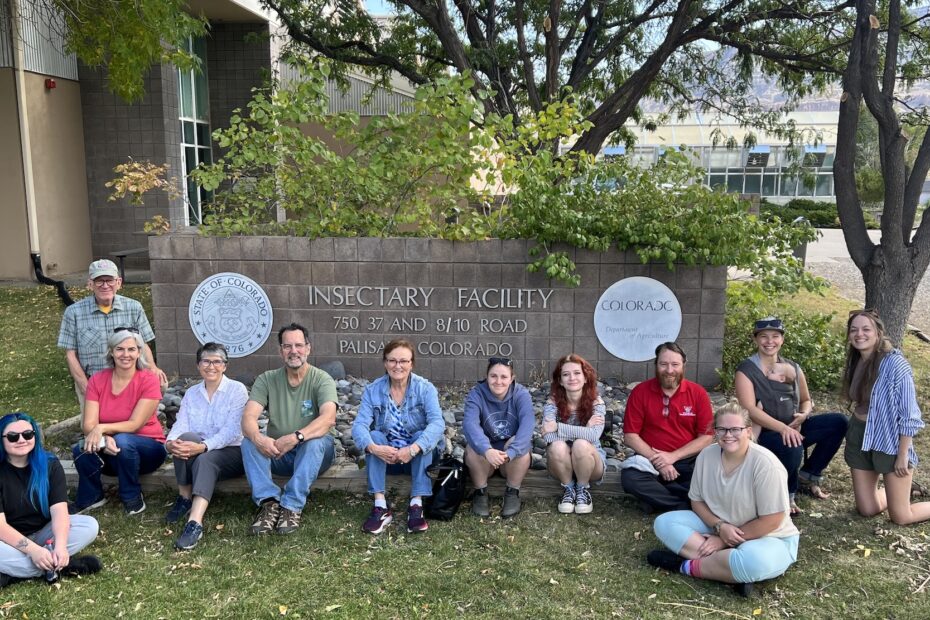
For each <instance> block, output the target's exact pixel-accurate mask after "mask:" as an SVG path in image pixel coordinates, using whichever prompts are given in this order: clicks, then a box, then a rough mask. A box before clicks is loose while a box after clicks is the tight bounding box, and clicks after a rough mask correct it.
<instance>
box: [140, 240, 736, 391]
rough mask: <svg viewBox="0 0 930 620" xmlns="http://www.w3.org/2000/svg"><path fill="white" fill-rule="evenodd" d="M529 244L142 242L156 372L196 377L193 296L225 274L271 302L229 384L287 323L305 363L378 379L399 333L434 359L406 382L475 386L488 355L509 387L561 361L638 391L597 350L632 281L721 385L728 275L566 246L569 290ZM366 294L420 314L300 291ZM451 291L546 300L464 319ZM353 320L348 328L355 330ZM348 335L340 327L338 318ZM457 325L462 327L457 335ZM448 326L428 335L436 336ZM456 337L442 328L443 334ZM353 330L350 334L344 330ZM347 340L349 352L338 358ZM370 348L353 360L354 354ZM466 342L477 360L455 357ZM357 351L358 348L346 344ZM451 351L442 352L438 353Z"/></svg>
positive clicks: (261, 361)
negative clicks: (395, 295)
mask: <svg viewBox="0 0 930 620" xmlns="http://www.w3.org/2000/svg"><path fill="white" fill-rule="evenodd" d="M529 243H530V242H527V241H519V240H506V241H501V240H491V241H484V242H476V243H469V242H452V241H445V240H438V239H417V238H383V239H382V238H358V239H354V238H353V239H349V238H340V239H314V240H312V241H311V240H309V239H306V238H295V237H232V238H213V237H200V236H195V235H170V236H164V237H152V238H150V240H149V248H150V254H151V258H152V271H151V273H152V303H153V306H154V321H155V332H156V337H157V343H158V364H159V366H160V367H161V368H162V369H164V370H165V371H166V372H167V373H169V374H173V373H177V374H181V375H185V376H187V375H192V374H194V373H195V372H196V369H195V363H194V353H195V351H196V349H197V347H198V346H199V342H198V340H197V338H196V337H195V335H194V333H193V332H192V330H191V326H190V323H189V319H188V311H189V304H190V301H191V297H192V296H193V295H194V292H195V290H196V289H197V286H198V285H199V284H200V283H201V282H203V281H204V280H205V279H207V278H209V277H210V276H212V275H214V274H217V273H221V272H234V273H238V274H241V275H244V276H247V277H249V278H251V279H252V280H254V281H255V282H256V283H257V284H259V285H260V286H261V287H262V288H263V289H264V291H265V293H266V294H267V295H268V298H269V300H270V302H271V306H272V310H273V315H274V320H273V325H272V333H271V335H270V337H269V338H268V340H267V341H266V342H265V343H264V345H262V346H261V347H260V348H259V349H257V350H256V352H255V353H253V354H252V355H250V356H248V357H244V358H238V359H233V360H232V361H231V363H230V368H229V373H230V375H231V376H236V375H237V374H240V373H253V374H254V373H259V372H262V371H265V370H268V369H270V368H276V367H280V366H281V363H282V362H281V359H280V357H279V355H278V347H277V339H276V335H275V334H276V332H277V329H278V328H279V327H280V326H281V325H285V324H287V323H290V322H291V321H296V322H298V323H301V324H303V325H304V326H306V327H307V328H308V329H309V330H310V331H311V334H312V343H313V355H312V359H311V361H312V363H314V364H320V363H323V362H327V361H332V360H339V361H341V362H342V363H343V364H344V365H345V367H346V371H347V372H348V373H349V374H351V375H354V376H359V377H368V378H375V377H377V376H379V375H380V374H382V373H383V372H384V367H383V366H382V363H381V356H380V354H379V353H378V352H377V345H380V344H381V343H383V342H387V341H388V340H390V339H392V338H396V337H400V336H404V337H409V338H411V339H412V340H413V341H414V343H415V344H417V345H418V346H420V345H421V344H428V345H429V348H430V349H431V350H433V351H435V353H434V354H428V355H422V354H418V356H417V362H416V372H417V373H420V374H422V375H423V376H425V377H428V378H429V379H431V380H433V381H436V382H452V381H456V382H458V381H467V382H473V381H475V380H476V379H477V378H479V377H481V376H482V375H483V373H484V370H485V366H486V364H487V357H489V356H492V355H496V354H498V353H496V352H492V351H491V349H492V348H493V347H495V346H497V347H500V346H501V345H502V344H503V343H507V349H506V350H504V351H500V352H499V353H501V354H503V355H505V356H507V357H512V358H513V359H514V360H515V362H516V372H517V376H518V377H521V378H529V377H531V376H535V377H544V376H547V375H548V374H549V373H550V372H551V364H552V363H553V361H554V360H556V359H557V358H558V357H560V356H562V355H564V354H566V353H569V352H572V351H574V352H575V353H578V354H580V355H582V356H584V357H585V358H587V359H588V360H590V361H591V362H592V363H594V364H595V365H596V367H597V369H598V372H599V374H600V375H601V376H604V377H617V378H620V379H621V380H623V381H624V382H629V381H642V380H644V379H647V378H648V377H651V376H652V375H653V372H654V370H653V369H654V365H653V362H651V361H647V362H627V361H622V360H619V359H617V358H615V357H614V356H613V355H611V354H610V353H609V352H608V351H607V350H606V349H605V348H604V347H603V346H602V345H601V344H600V342H599V341H598V338H597V336H596V334H595V331H594V321H593V313H594V308H595V305H596V303H597V301H598V299H599V298H600V296H601V295H602V293H603V292H604V291H605V290H606V289H607V288H608V287H609V286H610V285H612V284H613V283H615V282H617V281H618V280H621V279H623V278H627V277H632V276H648V277H651V278H654V279H656V280H659V281H660V282H662V283H664V284H665V285H666V286H668V287H669V288H670V289H672V291H673V292H674V293H675V295H676V297H677V298H678V301H679V303H680V306H681V309H682V326H681V332H680V334H679V337H678V341H679V342H680V343H681V345H682V347H683V348H684V349H685V351H686V353H687V355H688V360H689V361H688V376H689V377H690V378H691V379H693V380H697V381H700V382H701V383H703V384H704V385H708V386H713V385H715V384H716V383H717V382H718V377H717V374H716V369H717V368H719V367H720V366H721V365H722V356H723V327H724V309H725V301H726V290H725V286H726V269H725V268H723V267H710V268H704V269H701V268H696V267H684V266H682V267H679V268H678V269H677V270H676V271H670V270H669V269H667V268H666V267H665V266H664V265H658V264H654V265H643V264H641V263H640V260H639V257H638V256H636V255H635V254H633V253H631V252H626V253H624V252H617V251H609V252H604V253H597V252H588V251H582V250H575V249H573V248H559V249H564V250H565V251H566V252H567V253H568V255H569V257H570V258H571V259H573V260H574V261H575V262H576V264H577V265H578V273H579V274H580V275H581V286H580V287H578V288H569V287H567V286H565V285H563V284H561V283H558V282H556V281H554V280H550V279H548V278H546V277H544V276H542V275H541V274H538V273H535V274H534V273H528V272H527V271H526V261H527V249H528V246H529ZM311 286H314V287H334V286H345V287H353V286H367V287H386V288H388V289H392V290H393V289H397V288H401V289H404V290H406V287H423V288H430V289H432V293H431V295H432V296H431V297H430V300H429V302H428V304H423V303H421V304H419V306H417V307H414V306H413V305H412V304H411V305H408V306H407V307H406V308H403V309H400V308H399V307H398V306H396V305H393V306H392V305H390V304H388V305H379V304H373V305H372V306H365V307H363V306H360V305H354V306H352V305H349V304H344V305H341V306H340V307H329V306H327V305H326V304H321V303H319V302H318V300H317V301H312V300H311V291H310V287H311ZM457 288H465V289H468V290H470V289H471V288H476V289H482V290H484V289H510V290H512V291H515V290H517V289H524V290H525V289H531V290H533V291H546V292H550V295H549V297H548V302H547V304H546V305H545V307H543V305H542V304H537V305H535V306H533V307H532V308H529V309H527V307H526V306H521V307H517V306H510V307H509V308H507V309H485V310H476V309H475V308H474V307H473V306H468V308H470V309H464V308H465V307H463V305H462V304H461V301H460V298H457V296H458V295H459V294H460V293H459V291H458V290H457ZM353 317H354V319H353ZM496 318H499V319H502V320H506V319H512V320H513V321H514V322H517V321H519V322H525V323H519V324H518V329H516V330H514V331H509V332H508V331H504V332H500V333H491V331H493V330H485V331H482V328H481V327H480V321H481V319H487V320H491V319H496ZM343 319H346V320H347V321H353V320H357V321H358V327H357V328H354V329H349V328H347V327H345V323H346V321H344V320H343ZM404 319H407V320H408V321H409V320H412V319H420V320H421V321H422V322H423V323H422V325H423V329H419V328H416V329H412V331H413V332H415V333H411V331H405V328H394V327H393V322H394V321H395V320H404ZM466 322H467V326H466ZM440 324H441V325H443V326H445V327H446V328H447V329H438V328H437V326H438V325H440ZM450 326H452V327H450ZM349 327H351V325H350V326H349ZM346 342H351V343H355V344H354V345H352V347H349V348H347V347H345V343H346ZM369 343H375V345H376V346H375V347H374V350H372V351H367V350H366V351H352V350H349V349H350V348H356V349H357V348H358V346H361V347H362V348H365V349H368V348H369ZM465 343H470V344H469V346H470V347H471V349H472V351H476V350H477V348H478V347H479V346H480V347H482V350H483V352H482V354H481V355H478V354H474V355H464V354H456V351H455V348H456V347H459V348H461V347H462V346H464V345H465ZM356 345H358V346H356ZM445 349H447V350H448V351H447V353H448V354H446V353H444V352H442V351H444V350H445Z"/></svg>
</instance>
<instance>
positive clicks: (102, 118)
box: [79, 64, 184, 267]
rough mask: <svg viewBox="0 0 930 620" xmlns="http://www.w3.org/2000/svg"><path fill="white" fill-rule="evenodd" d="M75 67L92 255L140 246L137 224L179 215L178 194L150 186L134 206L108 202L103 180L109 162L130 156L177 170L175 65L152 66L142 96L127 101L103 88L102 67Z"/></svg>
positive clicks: (133, 261)
mask: <svg viewBox="0 0 930 620" xmlns="http://www.w3.org/2000/svg"><path fill="white" fill-rule="evenodd" d="M79 70H80V80H81V106H82V110H83V118H84V123H83V124H84V152H85V158H86V163H87V166H86V170H87V193H88V199H89V203H90V214H91V216H90V221H91V233H92V239H93V248H92V250H93V254H94V256H95V257H105V256H107V255H108V254H110V253H111V252H114V251H117V250H122V249H129V248H134V247H144V246H145V245H146V237H147V235H146V234H145V233H144V232H143V228H142V227H143V225H144V223H145V222H146V221H147V220H149V219H151V218H152V217H153V216H155V215H163V216H165V217H168V218H169V219H171V220H172V221H183V216H184V211H183V203H182V200H181V198H180V197H178V198H170V197H169V196H168V195H167V194H165V193H163V192H151V193H150V194H147V195H146V196H145V197H144V200H145V206H144V207H140V206H133V205H131V204H129V201H128V200H126V199H123V200H120V201H117V202H109V201H108V200H107V197H108V196H109V195H110V190H109V189H107V188H106V187H105V185H104V184H105V183H106V182H107V181H109V180H111V179H112V178H113V177H114V176H115V173H114V172H113V168H114V167H115V166H117V165H118V164H122V163H125V162H126V161H127V159H128V158H129V157H132V158H133V159H135V160H139V161H151V162H153V163H155V164H163V163H167V164H168V165H169V166H170V168H169V176H180V174H181V172H180V171H181V169H182V168H181V147H180V144H181V137H180V123H179V121H178V92H177V82H178V78H177V69H175V68H174V67H173V66H170V65H165V66H156V67H153V68H152V70H151V71H150V72H149V74H148V75H147V76H146V78H145V96H144V97H143V99H142V100H141V101H139V102H136V103H132V104H129V103H126V102H124V101H123V100H122V99H120V98H119V97H117V96H116V95H114V94H112V93H110V92H109V90H107V85H106V79H105V75H104V74H103V72H101V71H99V70H97V69H93V68H90V67H87V66H85V65H83V64H81V65H80V67H79ZM179 187H180V186H179ZM147 264H148V260H147V259H146V258H127V259H126V265H127V267H144V266H147Z"/></svg>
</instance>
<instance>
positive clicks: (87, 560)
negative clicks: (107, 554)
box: [61, 555, 103, 577]
mask: <svg viewBox="0 0 930 620" xmlns="http://www.w3.org/2000/svg"><path fill="white" fill-rule="evenodd" d="M102 568H103V564H101V562H100V558H98V557H97V556H95V555H76V556H74V557H73V558H71V560H70V561H69V562H68V565H67V566H65V567H64V568H63V569H61V574H62V575H64V576H65V577H76V576H78V575H93V574H94V573H99V572H100V570H101V569H102Z"/></svg>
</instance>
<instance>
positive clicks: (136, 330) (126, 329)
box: [113, 327, 140, 334]
mask: <svg viewBox="0 0 930 620" xmlns="http://www.w3.org/2000/svg"><path fill="white" fill-rule="evenodd" d="M117 332H132V333H133V334H138V333H140V332H139V328H138V327H117V328H116V329H114V330H113V333H114V334H115V333H117Z"/></svg>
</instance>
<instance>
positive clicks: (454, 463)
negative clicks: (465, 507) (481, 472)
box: [424, 456, 468, 521]
mask: <svg viewBox="0 0 930 620" xmlns="http://www.w3.org/2000/svg"><path fill="white" fill-rule="evenodd" d="M426 471H427V472H428V473H429V475H430V477H431V478H432V479H433V481H434V482H433V496H432V497H429V498H427V501H426V502H424V511H425V512H426V516H427V517H428V518H430V519H439V520H440V521H451V520H452V518H453V517H454V516H455V513H456V512H458V510H459V506H461V505H462V500H463V499H465V483H466V476H467V474H468V470H467V469H466V468H465V464H464V463H462V461H460V460H459V459H457V458H453V457H451V456H448V457H446V458H444V459H441V460H440V461H439V462H437V463H433V464H432V465H430V466H429V468H427V470H426Z"/></svg>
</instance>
